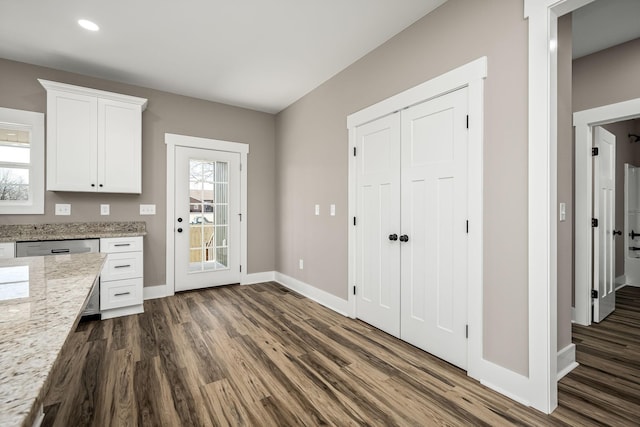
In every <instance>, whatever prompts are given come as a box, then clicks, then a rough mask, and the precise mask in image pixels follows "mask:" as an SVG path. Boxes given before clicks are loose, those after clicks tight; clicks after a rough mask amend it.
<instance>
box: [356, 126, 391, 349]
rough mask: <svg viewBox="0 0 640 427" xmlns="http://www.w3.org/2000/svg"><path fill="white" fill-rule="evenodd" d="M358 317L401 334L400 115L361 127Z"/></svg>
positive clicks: (357, 270)
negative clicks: (392, 238)
mask: <svg viewBox="0 0 640 427" xmlns="http://www.w3.org/2000/svg"><path fill="white" fill-rule="evenodd" d="M356 148H357V156H356V162H357V166H356V168H357V178H356V179H357V187H358V188H357V191H358V200H357V212H358V216H357V227H356V242H357V243H356V245H357V248H356V254H357V255H356V286H357V291H356V300H357V302H356V305H357V317H358V318H359V319H362V320H364V321H365V322H367V323H369V324H371V325H373V326H375V327H377V328H379V329H381V330H383V331H385V332H387V333H389V334H391V335H394V336H396V337H397V336H399V335H400V245H399V243H400V242H399V241H398V240H391V239H390V238H389V237H390V235H393V234H396V236H397V234H398V233H399V229H400V208H399V207H400V120H399V114H392V115H390V116H386V117H383V118H381V119H379V120H377V121H375V122H371V123H368V124H366V125H363V126H361V127H359V128H358V129H357V146H356Z"/></svg>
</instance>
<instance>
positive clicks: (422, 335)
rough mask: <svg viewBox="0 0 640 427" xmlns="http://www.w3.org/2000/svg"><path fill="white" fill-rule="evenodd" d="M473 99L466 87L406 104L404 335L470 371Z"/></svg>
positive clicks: (403, 253)
mask: <svg viewBox="0 0 640 427" xmlns="http://www.w3.org/2000/svg"><path fill="white" fill-rule="evenodd" d="M467 105H468V102H467V89H466V88H465V89H460V90H457V91H455V92H452V93H450V94H447V95H444V96H441V97H438V98H436V99H433V100H431V101H427V102H425V103H422V104H419V105H416V106H414V107H411V108H409V109H407V110H404V111H403V112H402V148H401V150H402V153H401V163H402V178H401V186H402V203H401V207H402V208H401V210H402V214H401V222H402V235H401V236H400V237H401V238H402V240H403V242H402V243H401V252H402V256H401V305H402V311H401V334H400V336H401V338H402V339H403V340H405V341H408V342H409V343H411V344H413V345H415V346H417V347H420V348H422V349H424V350H426V351H428V352H429V353H431V354H433V355H435V356H438V357H440V358H442V359H444V360H446V361H448V362H450V363H452V364H454V365H456V366H459V367H461V368H463V369H466V367H467V338H466V326H467V234H466V233H467V127H466V123H467V109H468V107H467ZM478 226H480V225H478Z"/></svg>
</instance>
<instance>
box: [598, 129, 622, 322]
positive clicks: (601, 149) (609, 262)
mask: <svg viewBox="0 0 640 427" xmlns="http://www.w3.org/2000/svg"><path fill="white" fill-rule="evenodd" d="M594 138H595V146H596V147H597V148H598V155H597V156H594V172H595V173H594V185H593V188H594V192H593V208H594V211H595V212H596V214H597V215H596V216H595V218H597V219H598V227H597V228H595V229H594V233H593V252H594V253H593V259H594V263H593V264H594V265H593V289H595V290H596V291H597V297H595V298H593V321H594V322H600V321H602V320H603V319H604V318H605V317H607V316H608V315H609V314H611V313H612V312H613V310H614V309H615V308H616V286H615V280H614V279H615V268H616V263H615V261H616V260H615V255H616V251H615V242H614V240H615V236H616V234H614V231H616V230H615V225H616V224H615V213H616V212H615V202H616V200H615V194H616V191H615V188H616V137H615V136H614V135H613V134H612V133H611V132H608V131H607V130H605V129H603V128H601V127H599V126H598V127H595V128H594ZM616 233H617V232H616Z"/></svg>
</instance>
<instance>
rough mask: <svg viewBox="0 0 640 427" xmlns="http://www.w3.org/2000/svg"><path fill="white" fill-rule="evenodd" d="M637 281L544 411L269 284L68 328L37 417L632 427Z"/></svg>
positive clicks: (177, 299) (637, 360)
mask: <svg viewBox="0 0 640 427" xmlns="http://www.w3.org/2000/svg"><path fill="white" fill-rule="evenodd" d="M639 313H640V288H638V289H633V290H632V292H631V291H630V292H627V291H624V292H620V293H619V297H618V308H617V310H616V312H615V313H614V314H613V315H612V316H610V318H609V319H607V320H606V321H605V322H603V323H602V324H600V325H596V326H594V327H592V328H580V327H576V328H574V335H575V341H576V342H577V343H578V361H579V362H580V364H581V366H580V367H579V368H577V369H576V370H574V371H573V372H572V373H571V374H569V375H568V376H567V377H565V378H564V379H563V380H562V381H561V383H560V389H559V399H560V407H559V408H558V409H557V410H556V411H555V412H554V413H553V414H552V415H551V416H545V415H543V414H541V413H539V412H537V411H535V410H533V409H530V408H527V407H524V406H522V405H520V404H518V403H515V402H513V401H511V400H509V399H507V398H505V397H503V396H501V395H499V394H497V393H495V392H493V391H491V390H489V389H487V388H485V387H483V386H482V385H480V384H478V383H477V382H476V381H474V380H471V379H469V378H468V377H467V376H466V374H465V372H463V371H461V370H460V369H457V368H455V367H453V366H451V365H449V364H447V363H445V362H443V361H441V360H439V359H437V358H435V357H433V356H430V355H429V354H427V353H424V352H422V351H420V350H418V349H416V348H414V347H412V346H410V345H408V344H406V343H404V342H402V341H399V340H397V339H395V338H392V337H390V336H389V335H387V334H385V333H382V332H380V331H378V330H377V329H375V328H372V327H370V326H369V325H367V324H365V323H363V322H360V321H355V320H352V319H348V318H345V317H343V316H341V315H339V314H336V313H334V312H332V311H331V310H328V309H326V308H324V307H322V306H321V305H319V304H317V303H314V302H313V301H311V300H308V299H306V298H303V297H301V296H300V295H297V294H295V293H293V292H289V291H287V290H286V289H285V288H282V287H281V286H279V285H277V284H275V283H265V284H260V285H254V286H245V287H240V286H229V287H223V288H216V289H208V290H202V291H197V292H186V293H181V294H178V295H176V296H174V297H170V298H165V299H161V300H150V301H145V312H144V314H140V315H135V316H128V317H123V318H116V319H111V320H105V321H96V322H86V323H81V324H80V325H79V327H78V329H77V331H76V332H75V333H73V334H72V335H71V337H70V338H69V340H68V343H67V345H66V346H65V349H64V351H63V354H62V356H61V358H60V360H59V362H58V364H57V366H56V367H55V369H54V373H53V374H52V378H51V387H50V390H49V392H48V394H47V396H46V399H45V412H46V416H45V421H44V425H45V426H52V425H53V426H138V425H139V426H192V425H193V426H218V425H233V426H235V425H247V426H298V425H337V426H343V425H379V426H392V425H419V426H429V425H474V426H482V425H492V426H493V425H500V426H502V425H532V426H540V425H571V426H576V425H638V414H640V410H639V409H640V407H639V400H640V393H639V390H640V370H639V369H640V357H639V354H640V353H639V352H638V350H639V346H640V332H639V331H640V316H639Z"/></svg>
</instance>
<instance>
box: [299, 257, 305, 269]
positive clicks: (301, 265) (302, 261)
mask: <svg viewBox="0 0 640 427" xmlns="http://www.w3.org/2000/svg"><path fill="white" fill-rule="evenodd" d="M298 267H299V268H300V270H304V260H303V259H301V260H299V261H298Z"/></svg>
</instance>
